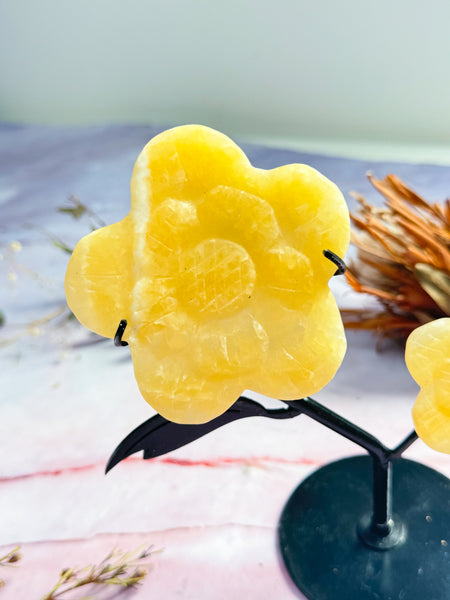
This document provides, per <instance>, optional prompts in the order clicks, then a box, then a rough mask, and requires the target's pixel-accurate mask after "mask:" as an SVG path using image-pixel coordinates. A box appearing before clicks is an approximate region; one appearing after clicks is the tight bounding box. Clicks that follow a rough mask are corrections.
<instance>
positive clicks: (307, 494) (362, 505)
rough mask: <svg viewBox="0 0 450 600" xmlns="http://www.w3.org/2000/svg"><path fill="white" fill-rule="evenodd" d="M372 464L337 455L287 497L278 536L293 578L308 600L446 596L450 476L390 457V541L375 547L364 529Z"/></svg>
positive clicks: (443, 599)
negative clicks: (342, 458)
mask: <svg viewBox="0 0 450 600" xmlns="http://www.w3.org/2000/svg"><path fill="white" fill-rule="evenodd" d="M372 464H373V463H372V459H371V458H370V457H368V456H357V457H353V458H347V459H344V460H339V461H337V462H334V463H331V464H329V465H326V466H325V467H323V468H321V469H319V470H318V471H316V472H315V473H313V474H312V475H311V476H310V477H308V478H307V479H306V480H305V481H303V482H302V484H301V485H300V486H299V487H298V488H297V489H296V490H295V492H294V493H293V494H292V496H291V498H290V499H289V501H288V503H287V505H286V507H285V508H284V510H283V513H282V516H281V520H280V524H279V537H280V550H281V554H282V557H283V559H284V562H285V564H286V566H287V569H288V571H289V573H290V575H291V577H292V579H293V581H294V583H295V584H296V585H297V587H298V588H299V589H300V590H301V591H302V592H303V594H305V596H306V597H307V598H309V599H310V600H369V599H370V600H424V599H429V600H450V480H449V479H447V478H446V477H444V476H443V475H441V474H440V473H438V472H436V471H434V470H433V469H430V468H428V467H425V466H424V465H421V464H419V463H416V462H413V461H410V460H405V459H401V458H399V459H396V460H394V461H393V480H392V505H393V511H394V513H393V514H394V516H393V523H392V528H393V529H392V532H391V533H390V534H389V535H390V536H391V538H392V539H393V540H394V543H393V544H392V543H389V544H387V547H386V548H384V549H383V545H381V546H380V547H379V548H378V549H377V548H374V547H373V544H371V543H370V539H368V538H367V536H366V535H365V533H364V532H365V531H367V529H366V528H367V526H368V525H369V523H370V516H371V514H372V511H373V503H372V502H373V501H372V498H373V496H372V490H373V482H372V477H373V474H372ZM396 515H401V520H400V519H399V518H398V517H396ZM364 538H365V541H364Z"/></svg>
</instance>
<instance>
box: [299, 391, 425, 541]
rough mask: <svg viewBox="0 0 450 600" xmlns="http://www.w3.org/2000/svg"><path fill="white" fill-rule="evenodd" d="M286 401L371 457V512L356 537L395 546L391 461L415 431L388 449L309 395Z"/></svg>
mask: <svg viewBox="0 0 450 600" xmlns="http://www.w3.org/2000/svg"><path fill="white" fill-rule="evenodd" d="M289 404H290V405H291V406H293V407H294V408H295V409H297V410H298V411H299V413H304V414H305V415H307V416H308V417H310V418H311V419H313V420H314V421H317V422H319V423H321V424H322V425H325V427H327V428H328V429H332V430H333V431H335V432H336V433H339V434H340V435H342V436H344V437H345V438H347V439H349V440H351V441H352V442H354V443H355V444H357V445H358V446H361V447H362V448H364V449H365V450H366V451H367V452H368V453H369V454H370V456H371V457H372V459H373V512H372V515H371V516H370V519H369V520H367V518H366V519H365V520H364V522H362V523H360V524H359V533H360V537H361V538H362V539H363V541H364V542H365V543H366V544H368V545H370V546H372V547H376V548H380V549H387V548H390V547H392V546H393V545H396V544H397V543H398V542H399V541H400V539H401V538H402V536H403V531H402V524H401V523H400V522H397V523H396V522H394V520H393V516H392V469H393V460H395V459H396V458H399V457H400V456H401V455H402V453H403V452H404V451H405V450H406V449H407V448H409V446H410V445H411V444H412V443H413V442H414V441H415V440H417V433H416V432H415V431H412V432H411V433H410V434H409V435H408V436H407V437H406V438H405V439H404V440H403V441H402V442H401V443H400V444H399V445H398V446H396V447H395V448H394V449H392V450H391V449H389V448H387V447H386V446H385V445H384V444H382V443H381V442H380V441H379V440H378V439H377V438H375V437H374V436H372V435H371V434H370V433H368V432H367V431H365V430H364V429H361V428H360V427H358V426H357V425H355V424H354V423H351V422H350V421H347V419H344V418H343V417H341V416H340V415H338V414H337V413H335V412H333V411H331V410H330V409H328V408H327V407H325V406H323V405H322V404H319V403H318V402H316V401H315V400H313V399H312V398H303V399H301V400H293V401H292V402H289Z"/></svg>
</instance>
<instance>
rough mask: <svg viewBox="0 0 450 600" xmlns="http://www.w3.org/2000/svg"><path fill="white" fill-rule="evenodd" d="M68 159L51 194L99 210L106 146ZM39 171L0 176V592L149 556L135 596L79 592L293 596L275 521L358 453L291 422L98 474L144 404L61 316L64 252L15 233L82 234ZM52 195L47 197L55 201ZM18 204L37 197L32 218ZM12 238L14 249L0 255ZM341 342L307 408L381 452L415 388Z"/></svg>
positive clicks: (420, 451)
mask: <svg viewBox="0 0 450 600" xmlns="http://www.w3.org/2000/svg"><path fill="white" fill-rule="evenodd" d="M33 131H34V130H33ZM32 133H33V132H32ZM8 135H10V134H9V133H8ZM30 135H31V134H30ZM34 135H35V142H34V143H35V144H36V145H37V146H38V147H39V144H41V145H44V146H45V144H44V142H45V139H46V138H45V136H44V137H43V138H42V136H41V138H40V137H39V135H38V134H37V133H35V132H34ZM8 139H9V138H8ZM0 141H1V138H0ZM135 146H136V144H135V140H134V138H133V139H130V140H129V142H128V145H127V144H125V143H124V146H123V147H125V148H126V156H127V157H128V156H130V157H131V156H132V155H133V156H134V155H135V154H137V152H138V151H139V149H140V147H135ZM123 147H122V146H120V147H119V149H118V150H117V153H118V155H119V154H120V153H119V150H120V149H122V150H120V151H123ZM52 151H55V150H54V149H53V150H52ZM48 160H50V159H47V162H48ZM77 160H78V161H79V164H80V175H79V177H80V178H79V180H77V181H78V187H77V186H75V185H73V181H72V180H70V181H69V179H70V178H69V179H68V181H69V182H67V181H66V182H64V179H62V180H61V183H60V186H61V189H62V190H66V192H67V195H68V194H70V193H72V192H79V190H80V189H84V190H85V193H86V195H87V194H88V192H87V191H86V190H87V189H90V191H91V193H92V196H93V198H94V203H97V205H98V206H96V210H97V212H99V213H102V206H103V205H102V200H101V198H100V196H99V193H98V192H96V193H94V191H95V190H94V191H93V189H94V188H92V187H91V188H89V185H88V182H89V181H90V182H96V181H97V179H96V177H97V176H98V177H104V173H103V171H102V168H101V167H99V166H97V170H96V169H94V168H93V165H95V164H97V165H98V164H99V162H100V163H101V165H103V166H104V165H107V164H108V160H110V161H111V160H113V158H112V157H111V151H110V154H109V155H108V154H107V153H106V152H105V155H104V156H102V157H101V158H98V157H97V158H95V160H94V159H92V157H91V158H90V156H89V154H88V153H87V152H84V153H83V152H81V151H80V156H79V157H78V159H77ZM118 160H119V159H118V158H117V157H116V164H117V161H118ZM329 160H330V161H332V160H333V159H329ZM127 161H128V162H130V160H128V158H127ZM113 162H114V161H113ZM119 162H120V161H119ZM125 162H126V161H125ZM33 164H34V163H33ZM45 164H47V163H45V161H44V163H42V161H41V162H40V163H39V165H40V166H39V169H37V167H36V166H35V164H34V167H35V168H34V171H33V169H31V171H32V174H33V175H34V177H35V179H36V186H37V187H38V192H34V193H36V194H37V196H34V197H33V196H32V194H31V192H30V199H28V198H27V196H26V193H25V191H26V190H25V187H26V186H25V184H24V183H22V184H20V181H22V182H23V181H25V180H26V181H28V180H27V179H26V177H29V178H30V179H31V175H30V174H28V175H27V176H24V178H22V179H20V177H21V175H20V169H19V171H18V172H17V173H16V174H15V178H16V179H14V182H15V185H17V189H20V190H21V194H22V195H20V194H18V195H17V194H16V196H15V195H14V194H12V192H11V189H12V185H13V184H11V181H9V180H8V177H9V175H8V174H7V173H4V174H3V179H0V182H1V183H2V185H3V192H2V193H3V195H2V196H1V197H2V198H5V197H7V198H9V199H7V200H6V201H3V202H4V204H3V207H2V208H3V209H4V211H3V216H2V221H1V227H0V253H1V256H2V260H1V261H0V269H1V271H0V276H1V278H2V284H1V288H0V302H1V303H0V310H2V311H3V312H4V313H5V316H6V322H5V325H4V326H3V327H1V328H0V336H1V338H0V361H1V362H0V364H1V372H0V378H1V382H0V389H1V390H2V394H1V403H0V411H1V413H0V422H1V436H0V445H1V448H0V449H1V453H0V456H1V463H0V532H1V533H0V545H1V548H0V555H1V554H2V553H3V551H7V550H8V549H9V548H12V547H14V546H15V545H17V544H20V545H21V547H22V553H23V559H22V561H20V562H19V563H18V564H17V566H16V567H15V568H11V569H2V570H1V571H0V578H2V579H3V580H4V581H5V585H4V587H3V588H1V590H0V596H1V597H2V598H5V599H11V600H22V599H24V600H25V599H26V600H30V598H41V597H42V596H43V595H44V593H46V592H47V591H48V590H49V589H50V587H51V585H52V584H53V583H54V582H55V580H56V578H57V575H58V573H59V571H60V570H61V569H62V568H64V567H67V566H74V565H79V566H84V565H85V564H87V563H89V562H94V563H95V562H99V561H100V560H101V559H102V558H103V557H104V556H105V555H106V554H107V553H108V552H109V551H110V550H112V549H113V548H115V547H116V548H122V549H124V550H133V549H134V548H136V547H139V546H142V545H145V546H148V545H153V546H154V548H156V549H158V550H161V552H157V553H155V554H154V555H153V556H152V557H151V560H150V563H151V565H152V568H151V569H150V572H149V574H148V576H147V578H146V579H145V581H144V583H143V585H142V586H140V587H139V588H137V589H136V590H134V591H131V592H121V594H119V595H117V590H115V591H112V590H108V591H107V593H106V594H105V592H100V593H99V592H96V593H97V594H98V595H97V596H95V597H98V598H116V597H117V598H118V597H121V598H122V597H123V598H133V599H134V598H136V599H137V598H183V599H190V598H192V599H195V600H203V599H210V598H215V599H218V598H227V599H228V598H235V597H243V598H244V597H245V598H258V599H259V598H263V599H264V598H268V599H269V598H270V599H273V598H277V599H281V600H284V599H286V600H290V599H295V598H302V595H301V594H300V592H298V591H297V590H296V589H295V588H294V587H293V586H292V584H291V583H290V580H289V577H288V576H287V574H286V572H285V569H284V567H283V564H282V562H281V560H280V558H279V556H278V550H277V523H278V520H279V516H280V513H281V511H282V509H283V506H284V505H285V503H286V501H287V499H288V497H289V495H290V493H291V492H292V491H293V490H294V489H295V487H296V486H297V485H298V484H299V483H300V481H301V480H302V479H304V478H305V477H306V476H307V475H308V474H309V473H311V472H312V471H313V470H315V469H316V468H317V467H319V466H320V465H322V464H325V463H327V462H329V461H332V460H337V459H339V458H342V457H344V456H349V455H353V454H358V453H359V450H358V448H357V447H356V446H355V445H354V444H352V443H351V442H349V441H347V440H345V439H343V438H341V437H339V436H338V435H336V434H335V433H333V432H331V431H328V430H326V429H324V428H323V427H322V426H320V425H318V424H316V423H314V422H312V421H310V420H308V419H307V418H306V417H299V418H296V419H292V420H289V421H272V420H269V419H247V420H243V421H240V422H235V423H233V424H230V425H228V426H226V427H224V428H222V429H221V430H219V431H216V432H214V433H212V434H210V435H208V436H206V437H204V438H202V439H200V440H198V441H196V442H194V443H193V444H191V445H189V446H186V447H184V448H182V449H179V450H177V451H176V452H173V453H171V454H169V455H167V456H164V457H161V458H158V459H154V460H151V461H143V460H141V458H140V457H139V456H138V455H135V456H134V457H132V458H131V459H129V460H127V461H125V462H123V463H121V464H119V465H118V466H117V467H116V468H115V469H113V471H111V472H110V473H109V474H108V475H107V476H105V475H104V466H105V464H106V462H107V459H108V457H109V455H110V454H111V452H112V451H113V449H114V448H115V447H116V445H117V444H118V443H119V442H120V441H121V440H122V438H123V437H124V436H125V435H126V434H127V433H128V432H129V431H130V430H131V429H133V428H134V427H135V426H137V425H138V424H139V423H141V422H142V421H144V420H145V419H147V418H149V417H150V416H151V414H152V409H151V408H150V407H149V406H148V405H147V404H146V403H145V401H144V400H143V399H142V398H141V396H140V394H139V392H138V390H137V386H136V383H135V381H134V378H133V374H132V365H131V361H130V360H129V358H128V350H127V349H126V348H120V349H119V348H115V347H114V346H113V344H112V342H111V341H101V340H99V339H98V338H97V337H95V336H94V335H93V334H91V333H89V332H88V331H86V330H85V329H83V328H82V327H81V326H80V325H79V324H78V323H76V322H74V321H71V320H67V319H66V318H65V317H66V315H67V313H66V312H65V308H64V295H63V283H62V282H63V276H64V271H65V266H66V264H67V259H68V255H67V254H64V253H63V252H61V251H60V250H58V249H57V248H55V247H54V246H53V245H52V244H51V243H50V242H49V240H48V238H47V237H46V236H45V235H44V234H43V233H42V232H40V231H37V230H36V229H35V228H33V227H32V228H30V227H28V225H30V224H31V225H35V226H39V227H43V226H45V229H46V230H47V231H51V232H53V233H55V234H58V236H59V237H63V238H64V239H66V240H67V243H72V242H73V241H75V240H76V239H78V238H79V237H81V236H82V235H84V233H86V227H87V225H86V223H82V222H78V221H74V220H72V221H71V220H70V219H68V217H67V216H65V215H61V214H59V213H57V212H56V211H55V209H54V206H53V207H52V206H51V202H49V205H46V204H45V201H46V186H45V182H46V177H47V178H48V188H49V189H51V190H54V189H55V185H56V184H55V181H54V179H55V177H57V178H58V177H59V175H57V174H55V171H54V170H50V174H49V173H48V172H47V171H46V170H45V168H44V167H45ZM127 164H128V163H127ZM89 165H90V166H89ZM82 166H83V168H81V167H82ZM88 166H89V168H88ZM105 168H106V167H105ZM127 168H128V167H127ZM127 168H125V163H124V164H123V165H122V163H121V168H120V170H119V171H120V178H123V179H124V180H125V184H126V185H128V180H129V176H130V172H131V170H129V171H128V170H127ZM352 168H354V167H352ZM83 169H84V170H83ZM392 169H393V170H395V165H394V166H393V167H392ZM392 169H391V170H392ZM416 169H417V172H418V173H421V170H420V169H421V167H416ZM396 171H397V172H398V169H397V170H396ZM8 173H9V172H8ZM384 174H385V173H384V172H382V173H380V172H379V173H378V175H380V176H382V175H384ZM7 175H8V177H7ZM444 175H445V173H443V174H442V177H444ZM11 177H12V175H11ZM117 177H119V176H118V175H117ZM447 181H448V174H447ZM20 185H22V188H21V187H20ZM28 185H29V187H28V188H27V189H34V188H33V187H32V182H31V181H28ZM72 185H73V187H74V188H75V189H73V188H72V187H71V186H72ZM90 185H91V186H94V183H91V184H90ZM95 185H97V184H95ZM24 186H25V187H24ZM52 186H53V187H52ZM64 186H66V187H64ZM83 186H84V187H83ZM353 187H355V188H356V187H358V182H357V181H354V183H353ZM58 189H59V188H58ZM8 190H9V191H8ZM24 190H25V191H24ZM8 194H10V195H9V196H8ZM11 194H12V195H11ZM11 198H12V199H11ZM55 198H56V195H55ZM65 199H66V198H65V197H64V196H63V195H62V193H61V197H60V205H62V204H64V202H65ZM89 199H90V198H86V197H84V198H83V200H84V201H86V202H87V203H89ZM32 201H33V202H36V201H40V202H41V207H42V212H43V214H44V216H45V218H43V217H42V215H41V213H39V211H36V207H35V204H33V205H32V206H30V203H31V202H32ZM53 202H54V203H55V205H58V204H57V200H56V199H54V200H53ZM103 202H106V195H105V198H104V199H103ZM18 203H19V204H20V203H22V206H21V207H20V206H18ZM126 204H127V201H126V199H125V200H124V205H126ZM49 207H50V208H49ZM103 212H104V213H106V214H102V216H103V217H104V218H105V220H109V219H110V217H111V215H112V214H114V213H115V212H117V208H115V207H114V208H111V209H109V208H107V206H106V204H105V209H104V211H103ZM119 217H120V215H117V216H116V218H119ZM111 220H112V219H111ZM15 241H19V242H20V244H21V248H19V246H18V245H17V244H13V245H12V246H11V242H15ZM332 285H333V288H334V291H335V293H336V296H337V298H338V301H339V304H340V305H341V306H349V305H354V304H358V303H360V302H361V301H362V300H361V298H360V297H357V296H356V295H355V294H354V293H353V292H351V290H350V289H349V288H348V287H347V285H346V283H345V281H343V280H342V279H341V280H339V281H337V280H335V281H333V282H332ZM58 311H60V314H59V316H56V317H55V318H53V319H48V317H49V316H51V315H52V314H56V313H57V312H58ZM348 342H349V348H348V352H347V355H346V358H345V360H344V363H343V365H342V367H341V369H340V371H339V372H338V374H337V375H336V377H335V379H334V380H333V381H332V382H331V383H330V384H329V386H327V388H326V389H324V390H323V391H322V392H321V393H320V394H318V395H317V396H316V399H317V400H318V401H320V402H322V403H324V404H326V405H328V406H329V407H330V408H332V409H333V410H335V411H336V412H339V413H340V414H342V415H343V416H345V417H346V418H348V419H349V420H352V421H354V422H355V423H357V424H358V425H360V426H362V427H365V428H367V429H368V430H369V431H370V432H371V433H373V434H374V435H375V436H376V437H378V438H379V439H381V441H383V442H384V443H385V444H387V445H395V444H396V443H397V442H399V441H400V440H401V439H403V437H404V436H406V435H407V434H408V433H409V431H410V430H411V429H412V421H411V414H410V412H411V407H412V404H413V402H414V399H415V396H416V393H417V386H416V384H415V383H414V381H413V380H412V379H411V377H410V376H409V374H408V372H407V370H406V367H405V365H404V360H403V354H402V351H401V350H400V349H399V348H398V347H395V346H387V347H385V349H384V351H383V352H377V350H376V348H375V343H374V339H373V338H372V337H371V335H370V334H367V333H349V334H348ZM406 456H407V457H409V458H414V459H417V460H419V461H421V462H423V463H425V464H427V465H429V466H431V467H434V468H435V469H437V470H439V471H441V472H442V473H444V474H446V475H447V476H450V459H449V457H448V456H445V455H441V454H438V453H435V452H433V451H431V450H429V449H428V448H426V447H425V446H424V444H422V442H420V441H419V442H417V443H416V444H415V445H414V446H413V447H412V448H410V449H409V450H408V451H407V453H406ZM108 594H109V595H108ZM74 597H75V596H74Z"/></svg>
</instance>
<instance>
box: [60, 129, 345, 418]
mask: <svg viewBox="0 0 450 600" xmlns="http://www.w3.org/2000/svg"><path fill="white" fill-rule="evenodd" d="M349 230H350V226H349V217H348V211H347V207H346V205H345V201H344V199H343V197H342V195H341V193H340V192H339V190H338V189H337V187H336V186H335V185H334V184H333V183H331V182H330V181H329V180H327V179H326V178H325V177H323V176H322V175H321V174H320V173H318V172H317V171H315V170H314V169H312V168H310V167H308V166H305V165H299V164H293V165H287V166H283V167H279V168H277V169H273V170H270V171H266V170H263V169H257V168H254V167H252V165H251V164H250V163H249V161H248V159H247V157H246V155H245V154H244V153H243V152H242V150H241V149H240V148H239V147H238V146H236V145H235V144H234V143H233V142H232V141H231V140H230V139H229V138H227V137H226V136H224V135H222V134H221V133H219V132H217V131H214V130H212V129H209V128H207V127H202V126H198V125H188V126H184V127H178V128H174V129H171V130H168V131H166V132H164V133H162V134H160V135H158V136H156V137H155V138H154V139H152V140H151V141H150V142H149V143H148V144H147V145H146V146H145V148H144V149H143V151H142V152H141V154H140V155H139V157H138V159H137V162H136V165H135V167H134V171H133V176H132V179H131V211H130V213H129V214H128V215H127V216H126V217H125V218H124V219H123V220H122V221H121V222H119V223H115V224H114V225H110V226H108V227H105V228H103V229H100V230H97V231H94V232H93V233H91V234H89V235H88V236H86V237H85V238H83V239H82V240H81V241H80V242H79V243H78V245H77V246H76V248H75V250H74V252H73V255H72V257H71V260H70V263H69V266H68V269H67V274H66V283H65V285H66V295H67V301H68V304H69V306H70V308H71V309H72V310H73V312H74V313H75V315H76V316H77V318H78V319H79V320H80V321H81V322H82V323H83V324H84V325H85V326H86V327H88V328H89V329H92V330H93V331H95V332H97V333H99V334H100V335H103V336H106V337H114V334H115V332H116V329H117V326H118V324H119V321H120V320H121V319H127V321H128V325H127V328H126V331H125V335H124V340H126V341H127V342H128V343H129V346H130V351H131V355H132V359H133V365H134V370H135V375H136V379H137V382H138V384H139V388H140V390H141V393H142V395H143V396H144V398H145V399H146V400H147V401H148V402H149V403H150V404H151V405H152V406H153V407H154V408H155V409H156V410H157V411H158V412H160V413H161V414H162V415H163V416H165V417H166V418H167V419H169V420H172V421H175V422H180V423H201V422H206V421H208V420H210V419H212V418H214V417H216V416H218V415H220V414H221V413H222V412H224V411H225V410H227V408H229V407H230V406H231V404H233V403H234V402H235V400H236V399H237V398H238V397H239V395H240V394H241V393H242V392H243V391H244V390H245V389H252V390H254V391H257V392H261V393H264V394H268V395H271V396H275V397H280V398H284V399H291V400H292V399H294V398H300V397H303V396H306V395H309V394H313V393H315V392H317V391H318V390H319V389H321V388H322V387H323V386H324V385H326V384H327V383H328V382H329V381H330V380H331V379H332V377H333V376H334V374H335V372H336V370H337V369H338V367H339V365H340V363H341V361H342V358H343V355H344V353H345V348H346V343H345V336H344V330H343V326H342V322H341V318H340V315H339V311H338V308H337V306H336V303H335V300H334V298H333V296H332V294H331V292H330V290H329V288H328V280H329V279H330V277H331V276H332V275H333V273H334V271H335V269H336V267H335V265H333V264H332V263H331V262H330V261H329V260H327V259H326V258H325V257H324V256H323V254H322V252H323V250H325V249H330V250H332V251H333V252H335V253H336V254H338V255H339V256H343V255H344V254H345V251H346V249H347V246H348V243H349Z"/></svg>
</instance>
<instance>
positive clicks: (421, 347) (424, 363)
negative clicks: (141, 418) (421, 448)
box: [405, 318, 450, 454]
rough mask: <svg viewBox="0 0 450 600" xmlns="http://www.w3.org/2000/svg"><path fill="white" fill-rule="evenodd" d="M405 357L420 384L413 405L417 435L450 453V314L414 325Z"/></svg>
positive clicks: (439, 449) (432, 445)
mask: <svg viewBox="0 0 450 600" xmlns="http://www.w3.org/2000/svg"><path fill="white" fill-rule="evenodd" d="M405 358H406V365H407V367H408V369H409V371H410V373H411V375H412V376H413V377H414V379H415V380H416V381H417V383H418V384H419V385H420V387H421V390H420V392H419V395H418V396H417V400H416V403H415V404H414V407H413V419H414V425H415V428H416V432H417V435H418V436H419V437H420V438H422V439H423V441H424V442H425V443H426V444H428V446H430V447H431V448H433V449H434V450H437V451H438V452H446V453H447V454H450V318H444V319H437V320H435V321H431V322H430V323H427V324H426V325H422V326H421V327H418V328H417V329H415V330H414V331H413V332H412V333H411V335H410V336H409V338H408V340H407V342H406V351H405Z"/></svg>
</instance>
